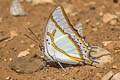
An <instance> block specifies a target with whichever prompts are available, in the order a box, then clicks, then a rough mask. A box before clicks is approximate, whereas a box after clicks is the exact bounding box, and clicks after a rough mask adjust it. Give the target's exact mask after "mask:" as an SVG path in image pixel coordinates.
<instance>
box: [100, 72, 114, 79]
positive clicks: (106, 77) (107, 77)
mask: <svg viewBox="0 0 120 80" xmlns="http://www.w3.org/2000/svg"><path fill="white" fill-rule="evenodd" d="M113 75H114V73H113V71H110V72H108V73H107V74H106V75H105V76H104V77H103V78H102V79H101V80H110V79H111V78H112V76H113Z"/></svg>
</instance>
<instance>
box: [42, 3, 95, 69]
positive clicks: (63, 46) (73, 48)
mask: <svg viewBox="0 0 120 80" xmlns="http://www.w3.org/2000/svg"><path fill="white" fill-rule="evenodd" d="M78 31H79V34H80V35H79V34H78V32H77V31H76V30H75V29H74V28H73V26H72V25H71V23H70V21H69V19H68V17H67V15H66V13H65V11H64V9H63V7H62V6H61V5H60V6H57V7H56V8H55V9H54V11H53V12H52V13H51V14H50V16H49V19H48V22H47V25H46V32H45V37H44V46H40V50H41V51H42V53H43V54H44V55H45V56H46V57H47V58H48V59H49V60H51V61H54V62H57V63H58V64H59V65H60V66H61V68H62V69H63V70H64V71H65V69H64V68H63V66H62V65H61V63H65V64H90V65H91V64H92V63H94V62H96V61H94V60H93V57H92V56H91V54H90V53H91V51H92V48H94V47H90V46H89V45H88V43H87V42H86V41H85V39H84V38H83V34H82V26H81V25H80V28H79V30H78Z"/></svg>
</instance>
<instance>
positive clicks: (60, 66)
mask: <svg viewBox="0 0 120 80" xmlns="http://www.w3.org/2000/svg"><path fill="white" fill-rule="evenodd" d="M57 63H58V64H59V66H60V67H61V68H62V70H63V71H64V72H66V70H65V69H64V67H63V66H62V64H61V63H60V62H57Z"/></svg>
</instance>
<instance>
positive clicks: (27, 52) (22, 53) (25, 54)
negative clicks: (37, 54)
mask: <svg viewBox="0 0 120 80" xmlns="http://www.w3.org/2000/svg"><path fill="white" fill-rule="evenodd" d="M29 54H30V52H29V50H25V51H21V52H20V53H19V54H18V56H17V57H24V56H27V55H29Z"/></svg>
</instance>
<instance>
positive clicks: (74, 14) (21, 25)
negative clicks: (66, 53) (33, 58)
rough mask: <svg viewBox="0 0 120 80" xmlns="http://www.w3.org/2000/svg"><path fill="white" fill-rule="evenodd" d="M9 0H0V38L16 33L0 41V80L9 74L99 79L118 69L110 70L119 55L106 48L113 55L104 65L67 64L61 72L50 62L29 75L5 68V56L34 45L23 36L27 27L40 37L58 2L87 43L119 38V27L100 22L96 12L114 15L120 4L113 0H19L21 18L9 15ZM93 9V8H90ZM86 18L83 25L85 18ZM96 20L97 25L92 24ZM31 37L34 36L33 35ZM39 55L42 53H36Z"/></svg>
mask: <svg viewBox="0 0 120 80" xmlns="http://www.w3.org/2000/svg"><path fill="white" fill-rule="evenodd" d="M10 4H11V0H0V18H2V21H1V22H0V38H4V37H5V36H9V35H10V32H11V31H15V32H16V33H17V36H16V37H15V38H13V39H12V40H9V41H3V42H0V80H5V78H6V77H8V76H10V77H11V78H12V79H13V80H100V79H101V77H102V76H104V75H105V74H106V73H107V72H109V71H111V70H112V71H114V72H118V71H120V70H119V69H112V66H113V65H117V66H118V68H119V67H120V63H119V61H120V59H119V57H120V55H119V54H118V53H117V54H115V53H114V49H112V50H109V51H110V52H111V53H112V54H111V55H112V57H113V58H114V61H113V63H111V64H106V65H105V67H104V68H96V67H93V66H88V65H86V66H75V67H73V66H68V67H65V69H66V70H67V72H66V73H65V72H63V71H62V70H61V68H59V66H58V65H50V66H49V67H47V69H46V70H44V71H37V72H35V73H32V74H20V73H16V72H14V71H13V70H11V69H10V68H9V66H8V65H9V63H10V61H9V59H10V58H15V57H16V56H17V55H18V53H19V52H21V51H24V50H26V49H28V48H30V45H32V44H35V43H34V42H33V41H31V40H29V39H28V38H26V37H25V36H24V34H29V35H30V36H31V34H30V33H29V32H28V30H27V28H28V27H29V28H31V29H32V30H33V31H34V32H35V34H38V36H41V37H39V38H41V39H42V42H43V38H44V32H45V27H46V22H47V20H48V16H49V15H50V13H51V11H52V10H53V9H54V8H55V7H56V6H57V5H59V4H61V5H63V7H64V8H65V10H66V12H67V15H68V17H69V19H70V21H71V23H72V24H73V25H75V24H76V23H78V22H79V21H81V23H82V24H83V30H84V36H85V38H86V41H87V42H88V43H89V44H90V45H94V46H95V45H96V46H101V47H103V48H105V47H104V46H103V44H102V41H106V40H108V41H116V40H119V36H120V26H119V23H117V26H113V25H110V24H104V23H103V21H102V17H101V16H100V12H102V13H103V15H104V14H105V13H111V14H115V13H116V12H119V11H120V5H119V4H116V3H113V2H112V0H103V1H102V0H60V1H58V0H54V3H53V4H49V3H44V4H39V5H35V6H33V5H31V3H27V2H23V3H22V5H23V6H24V8H25V10H26V12H27V15H26V16H23V17H13V16H11V15H10V12H9V8H10ZM94 8H95V9H94ZM88 19H89V20H90V23H89V24H86V20H88ZM97 23H99V25H98V26H97V25H96V24H97ZM33 38H34V37H33ZM39 53H40V55H41V54H42V53H41V52H39Z"/></svg>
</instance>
